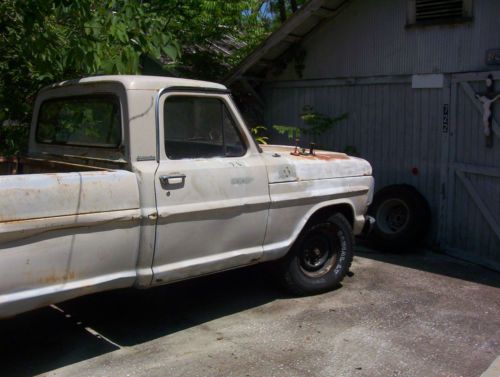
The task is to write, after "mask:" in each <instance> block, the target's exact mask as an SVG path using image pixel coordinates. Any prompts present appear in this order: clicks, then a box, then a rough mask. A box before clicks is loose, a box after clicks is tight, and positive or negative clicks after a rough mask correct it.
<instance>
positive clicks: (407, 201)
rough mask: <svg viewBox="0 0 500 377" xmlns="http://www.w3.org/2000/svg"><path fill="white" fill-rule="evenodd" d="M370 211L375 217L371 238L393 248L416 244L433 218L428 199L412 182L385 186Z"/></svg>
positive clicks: (385, 246) (421, 238)
mask: <svg viewBox="0 0 500 377" xmlns="http://www.w3.org/2000/svg"><path fill="white" fill-rule="evenodd" d="M368 213H369V214H370V215H371V216H373V217H374V218H375V226H374V228H373V232H372V233H371V234H370V238H371V239H372V240H373V241H374V243H375V246H377V247H380V248H384V249H389V250H398V251H399V250H401V248H403V247H405V248H408V247H410V248H414V247H415V246H416V245H418V243H419V242H421V241H422V240H423V238H424V236H425V234H426V232H427V230H428V226H429V224H430V220H431V216H430V209H429V204H428V203H427V200H425V198H424V197H423V196H422V194H420V193H419V192H418V191H417V189H415V188H414V187H413V186H410V185H392V186H388V187H385V188H383V189H382V190H380V191H379V192H377V193H376V194H375V197H374V199H373V203H372V205H371V206H370V208H369V209H368Z"/></svg>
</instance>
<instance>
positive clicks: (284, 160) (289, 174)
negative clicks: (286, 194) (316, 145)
mask: <svg viewBox="0 0 500 377" xmlns="http://www.w3.org/2000/svg"><path fill="white" fill-rule="evenodd" d="M294 149H295V148H294V147H291V146H283V145H262V150H263V152H264V153H263V155H264V158H265V159H266V162H267V167H268V168H267V169H268V175H269V183H280V182H292V181H308V180H316V179H330V178H344V177H359V176H367V175H371V174H372V168H371V165H370V164H369V163H368V161H366V160H363V159H361V158H357V157H352V156H348V155H346V154H345V153H338V152H328V151H322V150H317V151H315V152H314V155H309V154H301V155H298V156H296V155H293V154H291V152H293V151H294Z"/></svg>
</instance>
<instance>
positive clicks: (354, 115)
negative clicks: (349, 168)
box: [265, 78, 443, 240]
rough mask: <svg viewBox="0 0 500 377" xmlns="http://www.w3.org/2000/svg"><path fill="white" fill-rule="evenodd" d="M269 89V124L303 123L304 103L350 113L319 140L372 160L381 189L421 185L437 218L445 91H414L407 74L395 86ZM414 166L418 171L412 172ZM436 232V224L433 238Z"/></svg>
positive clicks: (276, 139)
mask: <svg viewBox="0 0 500 377" xmlns="http://www.w3.org/2000/svg"><path fill="white" fill-rule="evenodd" d="M265 93H266V98H267V104H268V105H267V121H266V123H267V124H268V125H273V124H284V125H298V124H301V120H300V117H299V113H300V111H301V109H302V108H303V106H304V105H310V106H313V107H314V109H315V110H316V111H318V112H321V113H324V114H327V115H331V116H333V115H338V114H341V113H343V112H347V113H348V114H349V115H348V119H347V120H345V121H343V122H342V123H340V124H338V125H337V126H336V127H335V128H334V129H333V130H332V131H330V132H328V133H327V134H326V135H325V136H324V137H323V138H322V139H321V140H319V141H318V144H321V145H322V146H323V147H326V148H327V149H331V150H337V151H342V150H344V149H345V147H346V146H347V145H352V146H355V147H356V149H357V151H358V152H359V154H360V156H361V157H363V158H365V159H367V160H368V161H370V163H371V164H372V166H373V171H374V176H375V179H376V188H377V189H380V188H382V187H384V186H386V185H389V184H393V183H408V184H411V185H413V186H415V187H417V188H418V189H419V190H420V191H421V192H422V193H423V194H424V195H425V197H426V198H427V199H428V201H429V203H430V205H431V209H432V212H433V218H434V219H436V220H437V218H438V212H439V200H440V196H439V195H440V166H441V165H440V164H441V163H440V161H441V154H440V151H441V148H440V143H441V130H442V118H441V114H442V104H443V92H442V90H440V89H437V90H436V89H419V90H415V89H412V88H411V84H410V79H409V78H408V79H407V82H406V83H396V84H394V83H387V84H377V85H335V86H314V87H306V86H301V87H295V88H294V87H279V86H278V87H274V88H273V87H268V88H267V89H266V90H265ZM273 142H276V143H278V142H279V143H290V141H289V140H287V138H286V137H285V136H280V135H275V134H274V136H273ZM304 142H305V144H307V141H306V140H304ZM413 167H417V168H418V170H419V175H416V176H415V175H413V174H412V168H413ZM436 234H437V222H435V223H434V224H433V232H432V240H435V238H436Z"/></svg>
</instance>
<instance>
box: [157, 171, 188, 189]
mask: <svg viewBox="0 0 500 377" xmlns="http://www.w3.org/2000/svg"><path fill="white" fill-rule="evenodd" d="M185 181H186V174H180V173H174V174H169V175H160V182H161V184H162V185H163V186H184V182H185Z"/></svg>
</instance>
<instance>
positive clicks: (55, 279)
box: [40, 271, 76, 284]
mask: <svg viewBox="0 0 500 377" xmlns="http://www.w3.org/2000/svg"><path fill="white" fill-rule="evenodd" d="M75 277H76V274H75V272H74V271H70V272H68V273H67V274H66V275H62V276H58V275H55V274H52V275H48V276H44V277H42V278H40V283H43V284H56V283H60V282H63V283H65V282H67V281H70V280H75Z"/></svg>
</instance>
